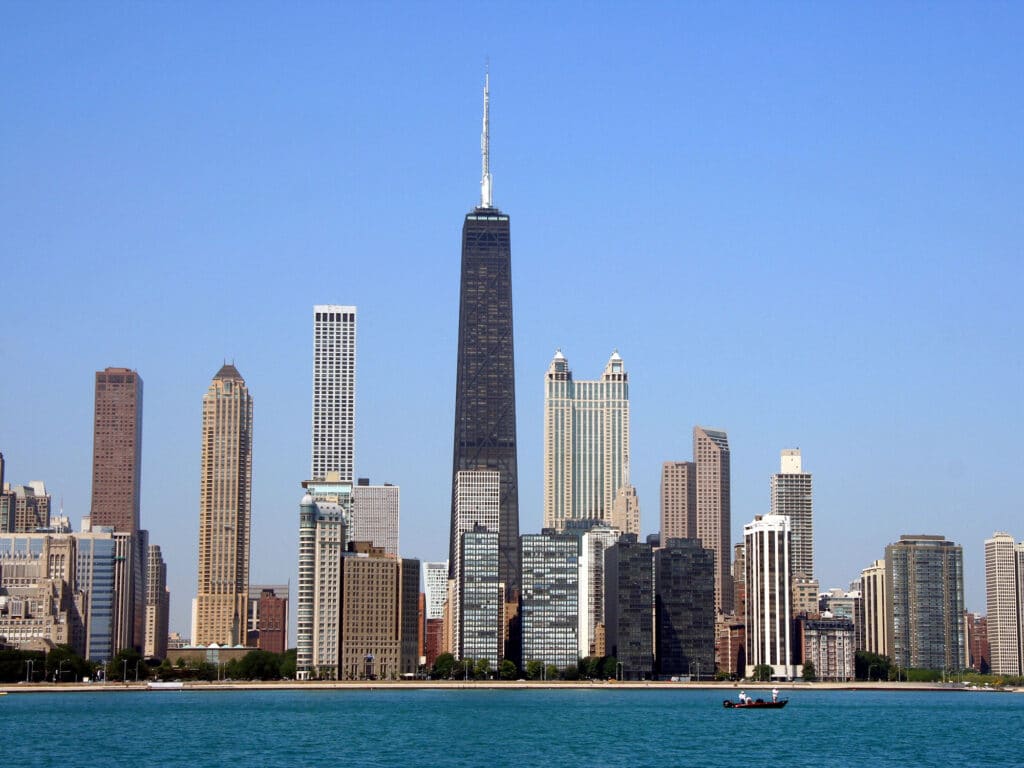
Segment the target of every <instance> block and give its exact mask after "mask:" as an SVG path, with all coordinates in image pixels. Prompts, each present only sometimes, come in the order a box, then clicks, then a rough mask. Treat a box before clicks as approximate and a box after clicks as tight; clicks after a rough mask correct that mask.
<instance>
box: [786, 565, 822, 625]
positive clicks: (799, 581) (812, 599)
mask: <svg viewBox="0 0 1024 768" xmlns="http://www.w3.org/2000/svg"><path fill="white" fill-rule="evenodd" d="M792 583H793V616H794V617H795V616H800V615H804V616H806V617H807V618H809V619H813V618H817V616H818V614H819V613H821V610H820V608H819V607H818V589H819V588H820V585H819V584H818V580H817V579H815V578H812V577H811V576H808V575H807V574H805V573H794V574H793V579H792Z"/></svg>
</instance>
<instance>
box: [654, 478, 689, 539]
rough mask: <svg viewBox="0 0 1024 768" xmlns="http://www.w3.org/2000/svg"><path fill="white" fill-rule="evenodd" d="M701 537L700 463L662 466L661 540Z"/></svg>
mask: <svg viewBox="0 0 1024 768" xmlns="http://www.w3.org/2000/svg"><path fill="white" fill-rule="evenodd" d="M695 538H697V465H696V464H695V463H694V462H692V461H666V462H665V463H664V464H662V465H661V540H662V541H668V540H669V539H695Z"/></svg>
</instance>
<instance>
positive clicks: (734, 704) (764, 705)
mask: <svg viewBox="0 0 1024 768" xmlns="http://www.w3.org/2000/svg"><path fill="white" fill-rule="evenodd" d="M788 702H789V699H779V700H778V701H765V700H764V699H754V700H753V701H750V702H747V703H746V704H741V703H740V702H738V701H733V700H732V699H726V700H725V701H723V702H722V706H723V707H725V708H726V709H782V708H783V707H784V706H786V704H787V703H788Z"/></svg>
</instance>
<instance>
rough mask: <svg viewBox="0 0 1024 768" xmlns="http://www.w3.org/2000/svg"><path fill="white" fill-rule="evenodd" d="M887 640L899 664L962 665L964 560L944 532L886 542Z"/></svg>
mask: <svg viewBox="0 0 1024 768" xmlns="http://www.w3.org/2000/svg"><path fill="white" fill-rule="evenodd" d="M885 581H886V585H887V587H888V589H889V595H888V604H887V606H886V630H887V632H888V639H887V643H886V644H887V645H888V646H889V652H890V654H891V655H892V660H893V662H895V663H896V665H897V666H900V667H915V668H924V669H960V667H961V666H962V665H963V660H964V647H963V642H964V560H963V549H962V548H961V547H960V545H959V544H954V543H953V542H952V541H946V540H945V539H944V538H943V537H942V536H900V540H899V541H898V542H896V543H894V544H890V545H889V546H887V547H886V548H885Z"/></svg>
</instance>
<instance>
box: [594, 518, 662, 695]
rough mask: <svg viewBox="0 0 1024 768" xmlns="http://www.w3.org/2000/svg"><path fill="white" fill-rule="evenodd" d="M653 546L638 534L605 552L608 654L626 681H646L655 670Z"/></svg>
mask: <svg viewBox="0 0 1024 768" xmlns="http://www.w3.org/2000/svg"><path fill="white" fill-rule="evenodd" d="M652 556H653V553H652V550H651V545H650V544H648V543H646V542H642V543H641V542H638V541H637V537H636V535H635V534H623V535H622V537H621V538H620V539H619V540H618V541H617V542H616V543H615V544H613V545H612V546H610V547H608V548H607V549H606V550H605V552H604V574H605V599H604V615H605V653H606V654H607V655H609V656H614V657H615V658H616V659H617V660H618V663H619V664H621V665H622V667H621V669H620V674H621V675H622V678H623V679H625V680H644V679H648V678H650V677H651V674H652V673H653V670H654V632H653V629H654V628H653V624H654V622H653V610H654V567H653V562H652Z"/></svg>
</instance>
